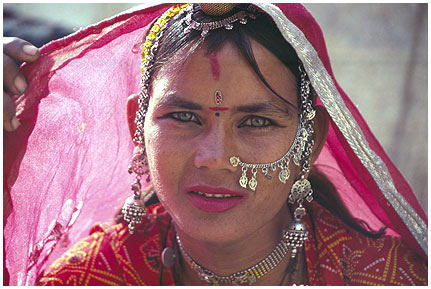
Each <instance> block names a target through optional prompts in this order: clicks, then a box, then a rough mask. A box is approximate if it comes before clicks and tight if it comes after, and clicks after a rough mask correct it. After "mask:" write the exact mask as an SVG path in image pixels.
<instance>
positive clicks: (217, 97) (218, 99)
mask: <svg viewBox="0 0 431 289" xmlns="http://www.w3.org/2000/svg"><path fill="white" fill-rule="evenodd" d="M222 102H223V94H222V93H221V90H220V89H217V90H216V91H215V92H214V103H215V104H216V105H217V106H218V105H221V104H222Z"/></svg>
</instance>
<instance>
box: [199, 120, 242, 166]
mask: <svg viewBox="0 0 431 289" xmlns="http://www.w3.org/2000/svg"><path fill="white" fill-rule="evenodd" d="M233 141H234V140H233V138H232V137H231V136H229V135H228V133H227V132H226V131H225V129H224V128H222V127H220V126H219V127H215V128H213V129H211V130H208V131H207V132H205V133H203V134H202V135H201V137H200V139H199V140H198V144H197V148H196V152H195V155H194V164H195V166H196V167H197V168H208V169H216V170H228V171H232V172H233V171H235V170H236V168H234V167H232V166H231V165H230V162H229V158H230V157H231V156H232V155H234V153H235V152H234V151H233V147H234V145H233Z"/></svg>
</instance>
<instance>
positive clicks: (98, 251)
mask: <svg viewBox="0 0 431 289" xmlns="http://www.w3.org/2000/svg"><path fill="white" fill-rule="evenodd" d="M151 211H152V212H153V213H155V214H157V217H156V218H154V219H153V218H152V221H148V220H147V221H146V222H145V223H143V224H141V225H140V226H139V227H137V230H136V233H135V234H134V235H130V234H129V232H128V229H127V226H126V224H125V223H120V224H116V225H112V224H107V223H105V224H101V225H98V226H95V227H94V228H93V229H92V233H91V235H90V236H89V237H87V238H85V239H82V240H81V241H80V242H78V243H77V244H76V245H75V246H74V247H73V248H72V249H70V250H69V251H68V252H67V253H65V254H64V255H63V256H62V257H61V258H60V259H58V260H57V261H55V262H54V263H53V264H52V265H51V267H50V268H49V270H48V271H47V272H46V274H45V275H44V276H43V277H42V278H41V279H40V280H39V285H153V286H155V285H160V283H159V282H160V269H161V259H160V255H161V252H162V250H163V246H162V244H163V241H164V239H165V238H166V230H167V227H168V223H169V220H170V217H169V215H168V214H166V213H165V212H164V209H163V207H162V206H161V205H160V204H156V205H154V206H153V207H152V208H151ZM309 214H310V215H311V216H310V217H308V218H306V220H305V221H306V225H307V229H308V230H309V232H310V235H309V240H308V241H307V242H306V244H305V256H306V261H307V271H308V275H309V282H310V285H426V284H427V267H426V264H425V261H424V260H422V259H421V257H419V256H418V255H417V254H416V253H414V252H413V251H411V250H409V249H408V248H407V247H406V246H405V245H404V244H402V243H401V241H400V239H399V238H396V237H392V236H385V237H381V238H379V239H376V240H373V239H370V238H368V237H365V236H363V235H361V234H360V233H358V232H356V231H353V230H352V229H350V228H348V227H347V226H346V225H344V224H343V223H342V222H341V221H340V220H338V219H337V218H335V217H334V216H333V215H331V214H330V213H329V212H328V211H327V210H326V209H324V208H323V207H321V206H320V205H318V204H317V203H314V204H313V205H312V210H310V212H309ZM166 240H167V246H171V240H172V230H170V231H169V232H168V236H167V238H166ZM162 284H163V285H174V279H173V275H172V270H171V269H168V268H164V270H163V283H162Z"/></svg>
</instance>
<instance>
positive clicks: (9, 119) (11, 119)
mask: <svg viewBox="0 0 431 289" xmlns="http://www.w3.org/2000/svg"><path fill="white" fill-rule="evenodd" d="M19 125H20V123H19V121H18V119H17V118H16V115H15V104H14V103H13V101H12V99H11V98H10V97H9V95H8V94H7V93H5V92H4V91H3V129H4V130H6V131H14V130H16V129H17V128H18V127H19Z"/></svg>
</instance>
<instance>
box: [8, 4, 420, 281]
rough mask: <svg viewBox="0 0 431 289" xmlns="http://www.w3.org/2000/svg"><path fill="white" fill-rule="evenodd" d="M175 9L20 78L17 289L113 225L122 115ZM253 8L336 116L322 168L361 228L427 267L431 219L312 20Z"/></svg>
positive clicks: (48, 48)
mask: <svg viewBox="0 0 431 289" xmlns="http://www.w3.org/2000/svg"><path fill="white" fill-rule="evenodd" d="M169 6H170V5H159V6H155V7H149V8H146V9H139V8H136V9H133V10H129V11H126V12H124V13H122V14H120V15H118V16H115V17H113V18H110V19H108V20H105V21H102V22H100V23H98V24H95V25H92V26H89V27H87V28H85V29H83V30H80V31H78V32H77V33H74V34H72V35H70V36H68V37H66V38H63V39H60V40H57V41H53V42H51V43H49V44H47V45H45V46H44V47H43V48H41V52H42V57H41V58H40V59H39V61H37V62H36V63H35V64H33V65H28V66H24V67H23V70H24V73H25V74H26V77H27V79H29V80H30V84H29V88H28V90H27V92H26V93H25V95H23V96H22V97H20V98H19V99H17V101H16V103H17V113H18V118H19V119H20V121H21V123H22V125H21V127H20V128H19V129H18V131H17V132H13V133H5V135H4V190H5V193H9V194H10V196H11V200H12V206H13V208H12V212H11V214H10V216H9V217H8V219H7V223H5V224H4V240H5V241H4V249H5V251H6V253H5V254H6V255H5V256H4V258H6V268H7V269H8V271H9V274H10V285H33V284H34V283H35V280H36V277H37V275H38V274H39V273H40V272H41V270H43V269H44V268H45V266H46V265H49V264H50V263H52V261H53V260H54V259H56V258H58V257H59V256H60V255H61V254H62V253H63V252H64V251H65V249H66V248H67V247H68V246H69V245H70V244H72V243H75V242H76V241H77V240H79V239H80V238H82V237H84V236H86V235H88V232H89V229H90V227H91V226H92V225H93V224H94V223H95V222H98V221H109V220H111V219H112V217H113V215H114V214H115V212H116V211H117V210H118V209H119V208H120V206H121V204H122V202H123V201H124V199H125V198H126V196H127V195H128V194H129V186H130V182H131V181H132V177H131V176H129V174H128V173H127V167H128V164H129V160H130V157H131V154H132V149H133V146H132V143H131V141H130V136H129V132H128V128H127V120H126V113H125V112H126V106H125V103H126V98H127V97H128V96H129V95H130V94H132V93H137V92H139V90H140V88H139V81H140V54H139V49H138V48H137V44H138V43H139V42H140V41H141V38H142V36H143V35H144V34H145V32H146V30H147V29H148V26H149V24H150V23H152V21H153V20H154V19H155V18H156V17H157V16H159V15H161V13H162V12H163V11H164V10H166V9H167V8H168V7H169ZM257 6H259V7H260V8H261V9H262V10H264V11H265V12H266V13H268V14H269V15H270V16H271V17H272V18H273V19H274V21H275V22H276V24H277V26H278V27H279V28H280V30H281V31H282V34H283V36H284V37H285V38H286V40H287V41H288V42H289V43H291V45H292V46H293V47H294V48H295V50H296V51H297V53H298V55H299V57H300V58H301V60H302V61H303V63H304V67H305V69H306V70H307V73H308V75H309V77H310V80H311V82H312V84H313V87H314V89H315V90H316V92H317V93H318V95H319V98H318V103H319V104H321V105H324V106H325V108H326V109H327V110H328V112H329V114H330V116H331V122H330V128H329V134H328V139H327V142H326V144H325V147H324V149H323V151H322V153H321V155H320V156H319V158H318V160H317V163H316V166H318V167H319V169H320V170H321V171H322V172H324V173H325V174H326V175H327V176H328V178H329V179H330V180H331V181H332V183H333V184H334V185H335V186H336V188H337V190H338V191H339V193H340V195H341V197H342V199H343V200H344V202H345V203H346V206H347V207H348V208H349V210H350V211H351V212H352V214H353V215H354V216H357V217H360V218H361V219H363V220H365V221H367V222H368V223H369V224H370V226H371V227H373V228H379V227H380V226H381V225H385V226H387V227H388V228H389V229H388V232H389V233H390V234H393V235H399V236H401V238H402V239H403V241H404V242H405V243H407V244H408V245H409V246H410V247H411V248H412V249H414V250H415V251H417V252H418V253H419V254H421V255H422V256H425V255H426V252H427V226H426V215H425V213H424V212H423V210H422V209H421V207H420V205H419V204H418V202H417V200H416V198H415V195H414V194H413V192H412V190H411V189H410V187H409V185H408V184H407V182H406V181H405V179H404V177H403V176H402V175H401V174H400V172H399V171H398V170H397V168H396V167H395V166H394V165H393V164H392V162H391V161H390V160H389V158H388V157H387V155H386V154H385V152H384V151H383V149H382V147H381V146H380V144H379V143H378V141H377V140H376V139H375V137H374V136H373V134H372V133H371V131H370V130H369V128H368V126H367V124H366V123H365V121H364V119H363V118H362V117H361V115H360V114H359V112H358V111H357V109H356V108H355V106H354V105H353V103H352V102H351V101H350V99H349V98H348V96H347V95H346V94H345V93H344V92H343V90H342V89H341V88H340V87H339V86H338V84H337V82H336V80H335V78H334V76H333V73H332V69H331V66H330V62H329V58H328V55H327V51H326V46H325V43H324V39H323V35H322V32H321V30H320V27H319V26H318V24H317V23H316V22H315V20H314V18H313V17H312V16H311V15H310V14H309V12H308V11H307V10H306V9H305V8H304V7H303V6H302V5H299V4H276V6H274V5H271V4H258V5H257ZM5 222H6V221H5Z"/></svg>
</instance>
